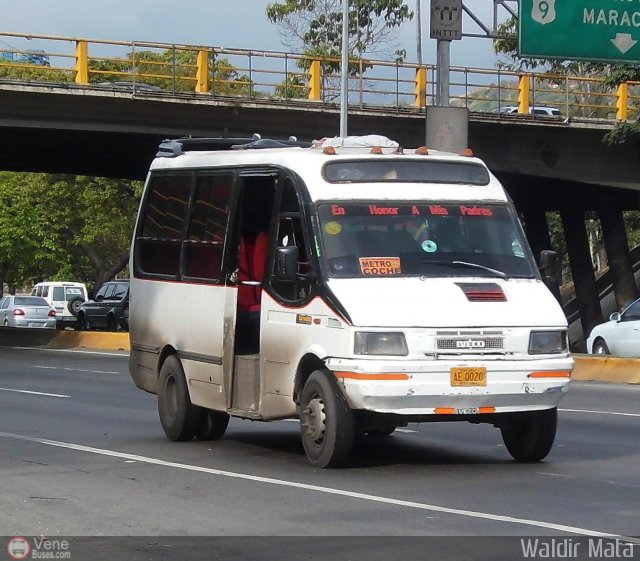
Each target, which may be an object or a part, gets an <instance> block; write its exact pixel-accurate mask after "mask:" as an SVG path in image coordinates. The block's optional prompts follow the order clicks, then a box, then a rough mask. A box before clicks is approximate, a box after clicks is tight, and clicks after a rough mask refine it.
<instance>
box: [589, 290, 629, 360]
mask: <svg viewBox="0 0 640 561" xmlns="http://www.w3.org/2000/svg"><path fill="white" fill-rule="evenodd" d="M587 352H589V353H591V354H596V355H614V356H640V298H638V299H637V300H636V301H635V302H632V303H631V304H630V305H629V306H627V308H626V309H625V310H624V311H623V312H622V313H620V312H614V313H612V314H611V316H610V317H609V321H607V322H605V323H601V324H600V325H596V326H595V327H594V328H593V329H592V330H591V334H590V335H589V337H588V338H587Z"/></svg>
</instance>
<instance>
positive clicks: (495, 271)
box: [423, 261, 508, 279]
mask: <svg viewBox="0 0 640 561" xmlns="http://www.w3.org/2000/svg"><path fill="white" fill-rule="evenodd" d="M423 263H424V264H425V265H444V266H449V267H467V268H469V269H481V270H483V271H487V272H489V273H491V274H492V275H494V276H496V277H500V278H501V279H506V278H508V277H507V273H504V272H502V271H499V270H498V269H492V268H491V267H487V266H486V265H481V264H480V263H469V262H468V261H423Z"/></svg>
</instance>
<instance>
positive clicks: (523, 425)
mask: <svg viewBox="0 0 640 561" xmlns="http://www.w3.org/2000/svg"><path fill="white" fill-rule="evenodd" d="M507 419H508V420H506V421H505V423H504V424H503V425H501V426H500V432H501V433H502V440H503V441H504V445H505V446H506V448H507V450H508V451H509V453H510V454H511V456H512V457H513V459H514V460H516V461H518V462H539V461H540V460H542V459H544V458H545V457H546V456H547V454H549V452H550V451H551V447H552V446H553V442H554V440H555V438H556V427H557V424H558V409H557V408H556V407H554V408H553V409H545V410H543V411H525V412H523V413H512V414H510V415H508V416H507Z"/></svg>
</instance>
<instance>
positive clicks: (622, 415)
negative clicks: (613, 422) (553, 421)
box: [558, 409, 640, 417]
mask: <svg viewBox="0 0 640 561" xmlns="http://www.w3.org/2000/svg"><path fill="white" fill-rule="evenodd" d="M558 411H563V412H565V413H590V414H594V415H619V416H620V417H640V413H620V412H618V411H591V410H589V409H558Z"/></svg>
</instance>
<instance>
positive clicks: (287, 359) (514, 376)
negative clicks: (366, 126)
mask: <svg viewBox="0 0 640 561" xmlns="http://www.w3.org/2000/svg"><path fill="white" fill-rule="evenodd" d="M303 144H304V143H301V142H297V141H296V140H295V139H294V138H293V137H292V138H291V139H290V140H288V141H275V140H268V139H254V140H251V141H249V140H242V139H179V140H171V141H165V142H164V143H162V144H161V145H160V149H159V152H158V154H157V156H156V158H155V159H154V161H153V163H152V165H151V169H150V171H149V175H148V178H147V181H146V185H145V191H144V194H143V198H142V201H141V206H140V212H139V214H138V219H137V224H136V227H135V232H134V235H133V241H132V251H131V262H130V270H131V276H132V280H131V291H130V317H129V322H130V339H131V354H130V362H129V367H130V371H131V375H132V377H133V380H134V382H135V384H136V385H137V386H138V387H140V388H142V389H143V390H146V391H148V392H151V393H154V394H157V396H158V411H159V417H160V422H161V424H162V428H163V430H164V432H165V434H166V436H167V437H168V438H169V439H170V440H190V439H192V438H193V437H196V438H198V439H201V440H212V439H218V438H220V437H222V436H223V434H224V432H225V430H226V428H227V424H228V422H229V418H230V416H233V417H239V418H244V419H250V420H252V421H271V420H276V419H285V418H297V419H299V421H300V430H301V437H302V442H303V445H304V449H305V452H306V454H307V457H308V459H309V461H310V462H311V464H313V465H314V466H318V467H337V466H342V465H345V464H347V463H348V462H349V458H350V455H351V452H352V449H353V447H354V443H355V441H356V440H357V439H359V438H367V437H368V436H371V435H377V436H383V435H389V434H391V433H392V432H393V431H394V430H395V429H396V428H397V427H400V426H406V425H407V423H409V422H412V423H413V422H429V421H468V422H471V423H489V424H491V425H493V426H495V427H497V428H498V429H499V430H500V431H501V435H502V439H503V441H504V444H505V446H506V448H507V450H508V451H509V453H510V454H511V456H512V457H513V458H514V459H515V460H517V461H522V462H533V461H539V460H541V459H543V458H544V457H546V456H547V454H548V453H549V451H550V449H551V447H552V445H553V442H554V439H555V434H556V421H557V405H558V403H559V402H560V400H561V398H562V397H563V395H564V394H565V392H567V390H568V387H569V383H570V375H571V371H572V368H573V364H574V362H573V358H572V356H571V354H570V352H569V348H568V338H567V321H566V319H565V316H564V314H563V311H562V309H561V307H560V305H559V304H558V302H557V300H556V299H555V298H554V296H553V295H552V293H551V291H550V290H549V288H548V286H547V285H549V284H551V283H552V282H553V280H554V279H555V278H556V271H557V259H556V258H555V254H554V253H553V252H551V251H545V252H542V255H541V258H540V261H541V263H540V266H538V265H537V264H536V261H535V259H534V256H533V255H532V253H531V250H530V248H529V246H528V244H527V240H526V238H525V235H524V232H523V229H522V227H521V225H520V223H519V220H518V216H517V214H516V211H515V208H514V206H513V204H512V202H511V201H510V198H509V197H508V195H507V194H506V192H505V190H504V189H503V187H502V186H501V184H500V183H499V182H498V180H497V179H496V178H495V177H494V176H493V175H492V173H491V172H490V171H489V170H488V169H487V166H486V165H485V164H484V163H483V162H482V161H481V160H479V159H477V158H475V157H473V155H472V154H470V152H469V151H467V152H466V153H465V154H463V155H458V154H450V153H442V152H437V151H433V150H429V149H428V148H427V147H421V148H417V149H405V148H403V147H401V146H398V144H397V143H395V142H393V141H390V140H389V139H387V138H385V137H379V136H368V137H347V138H344V139H324V140H323V141H318V142H314V143H313V145H303Z"/></svg>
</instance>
